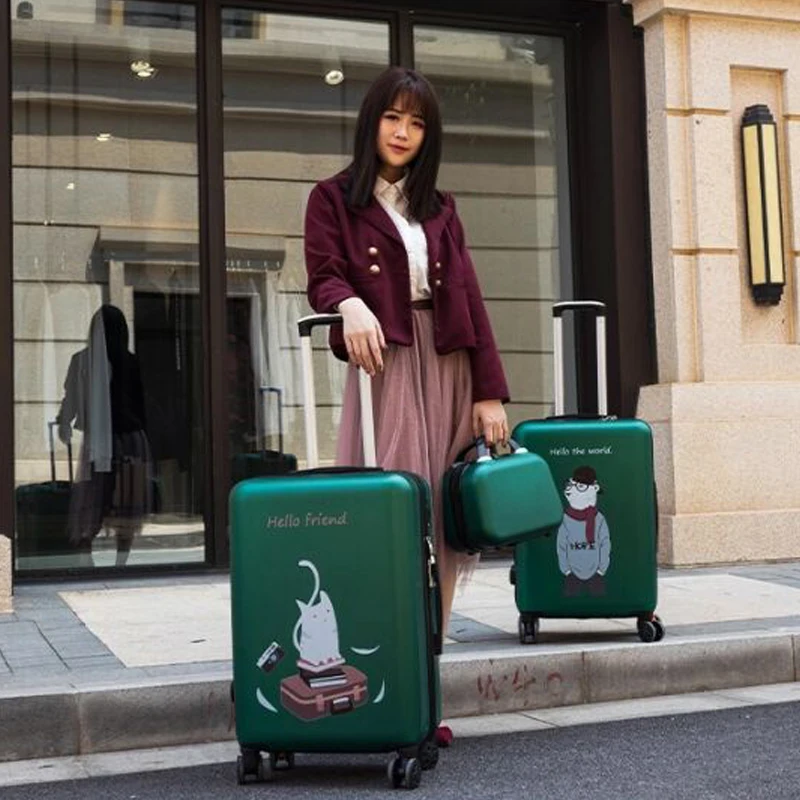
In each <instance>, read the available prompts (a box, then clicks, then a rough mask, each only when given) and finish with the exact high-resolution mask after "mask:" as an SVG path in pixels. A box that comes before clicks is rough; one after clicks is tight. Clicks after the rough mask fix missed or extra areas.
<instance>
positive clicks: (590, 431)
mask: <svg viewBox="0 0 800 800" xmlns="http://www.w3.org/2000/svg"><path fill="white" fill-rule="evenodd" d="M567 310H573V311H590V312H592V313H593V314H594V315H595V317H596V320H597V363H598V409H599V412H598V414H599V415H598V416H597V417H594V418H592V417H588V416H575V417H564V416H563V408H564V395H563V382H562V381H563V345H562V342H563V339H562V334H561V316H562V314H563V312H564V311H567ZM553 314H554V331H555V336H554V350H555V373H556V375H555V378H556V379H555V386H556V402H555V414H556V416H555V417H553V418H551V419H548V420H530V421H526V422H522V423H520V424H519V425H517V427H516V428H515V429H514V432H513V434H512V436H513V437H514V439H515V440H516V441H518V442H519V443H520V444H522V445H524V446H525V447H527V448H528V449H529V450H530V451H531V452H535V453H538V454H539V455H541V456H542V458H544V459H545V460H546V461H547V463H548V464H549V465H550V469H551V471H552V473H553V477H554V478H555V481H556V485H557V486H559V487H560V488H561V491H562V493H563V497H564V510H563V514H562V519H561V521H560V524H559V526H558V530H557V531H555V532H554V533H553V534H551V535H548V536H545V537H543V538H540V539H534V540H531V541H526V542H524V543H522V544H520V545H518V546H517V547H516V550H515V554H514V566H513V567H512V582H513V583H514V584H515V598H516V603H517V608H518V610H519V612H520V617H519V637H520V641H521V642H522V643H523V644H526V643H532V642H534V641H536V638H537V636H538V631H539V619H540V618H543V617H578V618H591V617H635V618H636V620H637V630H638V633H639V636H640V638H641V639H642V641H645V642H652V641H658V640H660V639H661V638H662V637H663V635H664V626H663V624H662V622H661V620H660V619H659V618H658V617H657V616H656V615H655V613H654V612H655V608H656V605H657V600H658V596H657V595H658V593H657V568H656V557H657V552H656V550H657V541H656V537H657V517H658V512H657V502H656V492H655V478H654V470H653V441H652V434H651V431H650V428H649V426H648V425H647V424H646V423H644V422H642V421H640V420H636V419H627V420H618V419H616V418H614V417H609V416H607V407H606V406H607V400H606V397H607V391H606V377H605V376H606V372H605V324H604V323H605V306H604V305H603V304H602V303H596V302H593V301H576V302H571V303H559V304H557V305H556V306H555V307H554V309H553Z"/></svg>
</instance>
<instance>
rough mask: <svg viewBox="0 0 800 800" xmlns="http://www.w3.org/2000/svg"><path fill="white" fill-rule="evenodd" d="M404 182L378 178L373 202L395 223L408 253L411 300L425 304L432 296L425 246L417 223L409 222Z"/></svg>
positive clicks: (425, 241)
mask: <svg viewBox="0 0 800 800" xmlns="http://www.w3.org/2000/svg"><path fill="white" fill-rule="evenodd" d="M405 184H406V178H405V176H403V177H402V178H401V179H400V180H399V181H397V183H389V181H387V180H384V179H383V178H381V176H380V175H379V176H378V179H377V180H376V181H375V191H374V194H375V198H376V199H377V201H378V202H379V203H380V204H381V206H382V207H383V208H384V210H385V211H386V213H387V214H388V215H389V218H390V219H391V220H392V222H394V225H395V227H396V228H397V232H398V233H399V234H400V238H402V240H403V244H404V245H405V246H406V253H408V271H409V275H410V277H411V299H412V300H427V299H428V298H429V297H430V296H431V287H430V284H429V283H428V242H427V240H426V239H425V231H424V230H423V229H422V225H421V224H420V223H419V222H411V221H409V219H408V198H407V197H406V195H405V191H404V190H405Z"/></svg>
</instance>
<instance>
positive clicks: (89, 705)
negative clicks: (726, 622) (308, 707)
mask: <svg viewBox="0 0 800 800" xmlns="http://www.w3.org/2000/svg"><path fill="white" fill-rule="evenodd" d="M544 648H545V646H544V645H542V646H541V647H540V648H537V649H534V648H530V647H526V648H522V647H516V648H513V649H511V650H503V651H498V650H494V651H487V652H486V653H481V654H470V655H469V656H464V655H456V654H453V655H445V656H444V657H443V658H442V662H441V676H442V692H443V697H442V702H443V708H444V715H445V717H448V718H454V717H471V716H478V715H483V714H499V713H509V712H515V711H530V710H534V709H542V708H553V707H556V706H575V705H583V704H587V703H598V702H607V701H615V700H629V699H637V698H644V697H653V696H656V695H676V694H685V693H689V692H699V691H713V690H718V689H732V688H741V687H745V686H755V685H766V684H773V683H791V682H794V681H796V680H797V679H798V676H797V667H796V664H797V660H798V654H800V632H798V633H793V632H785V633H779V634H769V633H767V634H760V635H752V634H751V635H748V636H747V637H744V636H727V637H723V636H718V637H710V638H708V639H706V640H703V641H698V640H697V639H684V640H679V639H673V640H666V641H664V642H660V643H658V644H650V645H642V644H634V645H612V646H595V647H592V648H577V647H576V648H574V649H569V650H563V649H559V650H554V649H549V650H546V649H544ZM0 719H2V720H3V736H2V738H0V761H16V760H22V759H31V758H54V757H60V756H71V755H79V754H87V753H100V752H108V751H114V750H136V749H142V748H151V747H168V746H176V745H186V744H197V743H203V742H213V741H226V740H231V739H233V738H235V735H234V721H233V713H232V707H231V703H230V672H228V671H225V670H220V672H219V674H218V675H213V676H204V677H203V678H198V679H191V678H188V679H175V680H173V681H164V680H153V681H150V682H146V681H141V682H136V683H133V682H131V683H128V684H117V685H107V686H102V687H95V688H82V689H77V688H73V689H70V690H66V691H61V690H48V691H37V690H35V689H31V690H29V691H27V692H25V693H17V694H14V695H11V694H6V695H5V696H4V695H3V694H2V693H0Z"/></svg>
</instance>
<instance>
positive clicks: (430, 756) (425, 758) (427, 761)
mask: <svg viewBox="0 0 800 800" xmlns="http://www.w3.org/2000/svg"><path fill="white" fill-rule="evenodd" d="M418 758H419V765H420V767H421V768H422V769H423V770H429V769H433V768H434V767H435V766H436V765H437V764H438V763H439V745H438V744H436V742H435V741H434V740H433V739H426V740H425V741H424V742H423V743H422V744H421V745H420V746H419V756H418Z"/></svg>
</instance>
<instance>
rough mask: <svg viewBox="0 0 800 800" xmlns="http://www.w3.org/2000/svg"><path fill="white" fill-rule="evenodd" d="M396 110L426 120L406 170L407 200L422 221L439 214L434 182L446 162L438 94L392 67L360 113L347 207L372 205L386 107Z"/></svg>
mask: <svg viewBox="0 0 800 800" xmlns="http://www.w3.org/2000/svg"><path fill="white" fill-rule="evenodd" d="M393 105H397V106H398V107H399V108H402V110H404V111H406V110H411V111H413V112H414V113H415V114H419V115H420V116H421V117H422V118H423V119H424V120H425V137H424V138H423V140H422V147H421V148H420V151H419V153H418V154H417V157H416V158H415V159H414V160H413V161H412V162H411V163H410V164H409V165H408V178H407V179H406V186H405V189H406V195H407V196H408V211H409V215H410V216H411V218H412V219H414V220H416V221H417V222H422V221H424V220H426V219H428V218H430V217H433V216H435V215H436V214H438V213H439V210H440V203H439V198H438V197H437V196H436V177H437V175H438V174H439V162H440V160H441V157H442V115H441V113H440V111H439V101H438V99H437V97H436V92H435V91H434V89H433V86H431V84H430V82H429V81H428V79H427V78H426V77H425V76H424V75H422V74H421V73H419V72H416V71H414V70H413V69H406V68H404V67H390V68H389V69H387V70H386V71H385V72H383V73H381V74H380V75H379V76H378V77H377V78H376V80H375V82H374V83H373V84H372V86H370V88H369V90H368V91H367V94H366V96H365V97H364V100H363V101H362V103H361V109H360V111H359V112H358V122H357V123H356V135H355V142H354V146H353V162H352V163H351V164H350V166H349V167H348V171H349V173H350V187H349V191H348V202H349V204H350V205H351V206H353V207H355V208H366V207H367V206H368V205H369V204H370V203H371V202H372V193H373V191H374V190H375V180H376V178H377V177H378V171H379V170H380V167H381V163H380V158H379V156H378V147H377V140H378V128H379V126H380V121H381V116H382V115H383V112H384V111H386V109H387V108H391V107H392V106H393Z"/></svg>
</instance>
